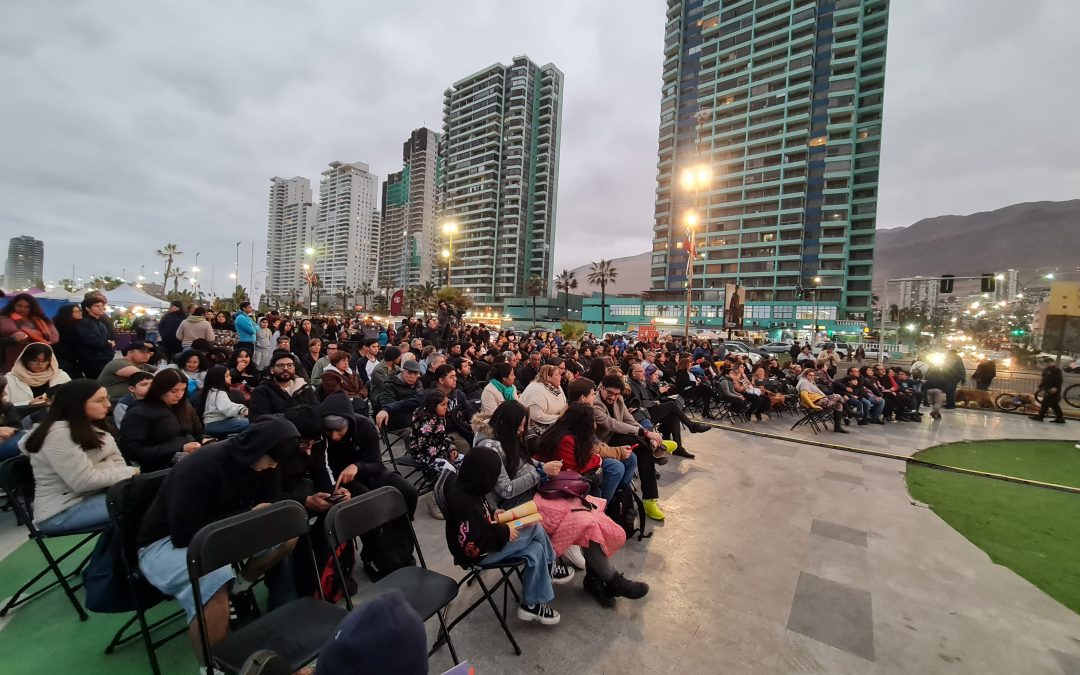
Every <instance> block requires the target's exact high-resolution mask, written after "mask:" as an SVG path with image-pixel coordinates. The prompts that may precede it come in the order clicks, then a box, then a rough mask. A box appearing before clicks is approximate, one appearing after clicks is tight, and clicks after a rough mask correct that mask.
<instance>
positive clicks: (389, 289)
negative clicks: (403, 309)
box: [377, 277, 396, 307]
mask: <svg viewBox="0 0 1080 675" xmlns="http://www.w3.org/2000/svg"><path fill="white" fill-rule="evenodd" d="M377 283H378V286H379V289H380V290H383V291H386V306H387V307H389V306H390V296H391V295H393V293H394V286H395V285H396V282H395V281H394V280H393V279H391V278H389V277H383V278H381V279H379V281H378V282H377Z"/></svg>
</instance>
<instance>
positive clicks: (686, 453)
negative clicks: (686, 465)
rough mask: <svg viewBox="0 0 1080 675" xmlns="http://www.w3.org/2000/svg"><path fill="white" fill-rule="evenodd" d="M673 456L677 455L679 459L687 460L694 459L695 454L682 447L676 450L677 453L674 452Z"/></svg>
mask: <svg viewBox="0 0 1080 675" xmlns="http://www.w3.org/2000/svg"><path fill="white" fill-rule="evenodd" d="M671 454H673V455H677V456H679V457H683V458H685V459H693V458H694V454H693V453H691V452H690V451H689V450H687V449H686V448H684V447H682V446H681V445H680V446H679V447H678V448H676V450H675V452H673V453H671Z"/></svg>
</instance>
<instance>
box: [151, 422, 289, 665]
mask: <svg viewBox="0 0 1080 675" xmlns="http://www.w3.org/2000/svg"><path fill="white" fill-rule="evenodd" d="M299 452H300V434H299V432H297V430H296V427H295V426H293V424H292V423H290V422H288V421H287V420H284V419H281V418H270V419H268V420H266V421H264V422H262V423H260V424H256V425H253V426H252V427H251V428H250V429H248V430H247V431H245V432H244V433H242V434H239V435H237V436H233V437H232V438H229V439H227V440H224V441H220V442H218V443H214V444H212V445H208V446H206V447H204V448H202V449H200V450H199V452H197V453H194V454H192V455H189V456H188V457H187V458H186V459H185V460H184V461H182V462H180V463H179V464H177V466H176V467H175V468H174V469H173V470H172V471H170V472H169V475H168V476H167V477H166V478H165V482H164V483H163V484H162V486H161V490H160V491H159V492H158V494H157V497H155V499H154V501H153V502H152V503H151V504H150V507H149V508H148V509H147V511H146V514H145V515H144V516H143V519H142V523H141V525H140V527H139V533H138V536H137V538H136V543H137V545H138V547H139V569H140V570H142V573H143V577H144V578H145V579H146V580H147V581H148V582H149V583H150V584H151V585H153V586H154V587H156V588H157V589H158V590H160V591H161V592H162V593H164V594H165V595H169V596H172V597H173V598H175V599H176V601H177V602H179V603H180V605H181V607H183V608H184V611H185V612H186V613H187V620H188V624H189V627H188V634H189V636H190V638H191V642H192V645H193V646H194V648H195V653H196V654H197V655H200V657H201V653H202V652H201V649H200V644H201V643H200V639H199V626H198V623H197V622H196V621H194V619H195V603H196V602H201V603H202V605H203V608H204V616H205V617H206V633H207V635H208V637H209V641H210V643H211V644H214V643H217V642H220V641H221V640H222V639H223V638H224V637H225V636H226V635H227V634H228V630H229V583H230V582H231V581H232V580H233V579H236V576H235V575H234V574H233V570H232V567H230V566H228V565H226V566H224V567H221V568H218V569H216V570H214V571H212V572H209V573H207V574H206V575H204V576H203V577H202V578H201V579H200V580H199V590H200V591H201V596H202V597H200V598H198V599H196V598H195V597H194V596H193V590H192V587H191V582H190V581H189V580H188V572H187V547H188V545H189V544H190V543H191V539H192V538H193V537H194V536H195V533H196V532H198V531H199V529H200V528H202V527H203V526H205V525H208V524H210V523H213V522H215V521H218V520H221V519H222V518H226V517H228V516H231V515H234V514H237V513H242V512H244V511H248V510H253V509H257V508H261V507H263V506H268V505H270V504H271V503H273V502H275V501H278V500H279V499H280V498H281V476H280V472H279V471H277V470H276V469H277V466H278V464H280V463H284V462H288V461H290V460H291V459H292V458H294V457H295V456H296V455H297V454H298V453H299ZM295 545H296V540H291V541H289V542H285V543H283V544H279V545H277V546H274V547H272V548H270V549H269V550H267V551H266V552H264V553H262V554H260V555H257V556H255V557H253V558H250V559H248V561H247V562H246V564H245V565H244V568H243V570H242V571H241V572H240V577H239V579H238V581H237V583H236V584H235V585H234V586H233V591H234V592H238V591H240V590H247V589H248V588H250V587H251V585H253V584H254V583H255V581H256V580H258V579H259V577H261V576H262V575H263V574H265V573H266V572H268V571H269V570H271V569H272V568H273V567H274V566H276V565H277V564H278V562H280V561H281V560H282V559H284V558H285V557H286V556H287V555H288V554H289V553H290V552H291V551H292V549H293V547H294V546H295ZM270 604H271V606H273V605H274V599H273V598H271V603H270Z"/></svg>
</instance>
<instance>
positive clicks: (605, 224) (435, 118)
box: [0, 0, 1080, 289]
mask: <svg viewBox="0 0 1080 675" xmlns="http://www.w3.org/2000/svg"><path fill="white" fill-rule="evenodd" d="M9 5H10V6H8V7H6V8H5V9H6V12H5V21H4V22H3V23H2V24H0V91H4V92H5V94H4V96H3V97H2V98H0V147H2V148H3V149H4V151H3V152H2V153H0V182H2V184H3V185H4V186H5V190H4V194H5V198H4V199H3V200H0V223H2V230H3V233H4V236H5V237H7V236H13V235H16V234H24V233H25V234H34V235H36V236H38V237H41V238H43V239H45V241H46V274H47V276H49V277H51V278H59V277H62V276H68V275H69V274H70V271H71V265H72V264H75V265H76V269H77V270H78V274H79V276H83V277H86V276H89V275H90V274H114V275H118V274H120V271H121V268H124V267H126V268H127V273H128V275H129V276H134V275H135V274H137V273H138V272H137V270H138V269H139V267H140V265H145V266H146V269H147V270H148V271H149V270H153V269H160V263H159V261H158V260H157V259H156V258H155V257H154V256H153V251H154V249H156V248H158V247H159V246H161V245H162V244H164V243H165V242H169V241H172V242H175V243H177V244H179V245H180V247H181V249H182V250H184V251H185V252H186V253H187V255H185V256H184V258H183V259H182V260H181V263H182V264H184V265H186V266H190V265H192V264H193V262H194V253H195V252H196V251H200V252H201V256H200V266H201V267H202V268H204V269H205V270H207V272H206V273H207V274H208V273H209V270H210V268H211V267H216V271H217V285H218V288H219V289H221V288H223V287H224V279H225V275H226V274H227V273H228V271H230V270H231V267H232V260H233V255H234V248H233V245H234V243H235V242H236V241H237V240H243V241H244V242H245V245H244V254H243V256H242V265H241V268H242V270H246V269H247V264H248V263H247V250H248V244H247V242H250V241H252V240H256V241H258V242H259V244H258V245H257V247H256V251H257V255H256V264H255V269H257V270H258V269H260V268H261V267H262V265H261V240H262V239H263V237H264V236H265V219H266V191H267V187H268V180H267V179H268V178H269V177H270V176H273V175H283V176H293V175H298V174H299V175H304V176H307V177H309V178H311V179H312V180H313V181H316V182H317V180H318V177H319V172H320V171H322V169H323V168H325V166H326V164H327V163H328V162H330V161H333V160H345V161H364V162H367V163H369V164H370V165H371V166H372V169H373V170H374V171H376V172H377V173H378V174H380V176H383V177H385V175H386V174H387V173H389V172H392V171H396V170H397V169H398V168H399V166H400V152H401V143H402V142H403V141H404V139H405V138H406V136H407V134H408V133H409V131H410V130H412V129H413V128H414V127H417V126H420V125H421V124H426V125H427V126H429V127H432V128H435V129H438V128H439V127H440V126H441V120H442V92H443V90H444V89H445V88H446V87H447V86H448V85H449V84H450V83H451V82H453V81H454V80H456V79H459V78H461V77H463V76H465V75H467V74H468V73H471V72H473V71H475V70H478V69H480V68H483V67H485V66H487V65H489V64H490V63H492V62H495V61H502V62H507V61H508V60H509V59H510V58H511V57H512V56H514V55H516V54H522V53H525V54H528V55H529V56H530V57H531V58H533V59H534V60H536V61H537V62H539V63H546V62H548V61H550V62H553V63H555V64H556V65H557V66H559V67H560V68H561V69H562V70H563V71H564V72H565V73H566V90H565V99H564V111H563V112H564V120H563V136H562V162H561V168H560V193H559V213H558V224H557V238H556V266H557V267H558V268H562V267H573V266H576V265H580V264H583V263H585V262H588V261H590V260H593V259H596V258H598V257H600V256H604V257H615V256H619V255H628V254H633V253H637V252H640V251H643V250H646V249H648V248H649V243H650V240H651V234H652V230H651V225H652V211H653V195H654V190H655V166H656V134H657V124H658V116H659V110H658V108H659V84H660V64H661V43H662V39H663V26H664V23H663V22H664V19H663V12H664V7H663V3H661V2H659V1H652V0H627V1H622V2H614V1H611V0H609V1H608V2H580V1H575V0H561V1H552V2H546V3H543V4H542V5H541V4H537V3H507V2H495V1H494V0H487V1H480V0H472V1H465V2H454V3H446V2H437V1H435V0H428V1H424V2H421V1H416V2H408V3H404V2H402V3H378V4H374V3H335V2H328V1H324V2H308V3H284V2H274V1H271V2H259V3H255V2H246V3H243V2H240V3H212V2H208V1H205V0H203V1H195V2H188V3H184V4H182V5H175V4H173V5H169V4H162V3H145V2H137V1H135V0H131V1H124V2H121V1H105V2H95V3H90V2H83V3H64V4H60V3H9ZM1024 5H1025V6H1024V10H1023V11H1018V10H1016V9H1015V5H1014V4H1013V3H1011V2H1008V1H1007V0H992V1H991V0H986V1H983V2H975V1H974V0H968V1H967V2H963V3H937V2H931V1H930V0H919V1H915V0H910V1H909V2H903V3H893V6H892V13H893V14H892V22H891V25H890V45H889V60H888V66H887V78H888V80H887V87H886V115H885V122H884V126H885V129H884V146H883V167H882V173H881V178H882V190H881V216H880V224H881V225H882V226H894V225H906V224H909V223H910V222H913V221H914V220H916V219H918V218H921V217H926V216H933V215H938V214H941V213H948V212H960V213H964V212H971V211H977V210H983V209H987V208H994V207H997V206H1001V205H1004V204H1007V203H1012V202H1016V201H1023V200H1028V199H1065V198H1070V197H1076V196H1077V194H1076V186H1077V185H1080V173H1078V171H1080V170H1078V169H1077V166H1078V165H1077V163H1076V162H1075V159H1074V158H1075V157H1076V156H1078V154H1080V153H1078V151H1080V140H1078V136H1077V134H1076V133H1075V132H1076V125H1075V122H1074V121H1073V119H1074V117H1075V111H1076V110H1077V109H1078V108H1080V99H1078V93H1077V91H1076V88H1075V87H1073V86H1071V85H1072V84H1073V80H1074V78H1073V77H1072V76H1071V73H1070V67H1071V66H1072V65H1073V64H1075V63H1077V62H1080V58H1078V56H1080V55H1078V54H1077V46H1076V43H1075V41H1071V40H1070V39H1069V32H1068V31H1069V27H1070V26H1075V25H1076V24H1077V23H1078V21H1080V9H1078V7H1077V6H1076V5H1075V4H1074V3H1072V2H1070V1H1069V0H1043V1H1042V2H1035V1H1032V2H1029V3H1024ZM241 276H242V278H245V279H246V272H242V274H241ZM204 278H205V277H204ZM207 281H208V280H207Z"/></svg>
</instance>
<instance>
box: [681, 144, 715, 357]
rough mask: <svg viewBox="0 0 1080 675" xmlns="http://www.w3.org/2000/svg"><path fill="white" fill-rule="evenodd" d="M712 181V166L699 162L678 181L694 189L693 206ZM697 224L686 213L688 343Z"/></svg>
mask: <svg viewBox="0 0 1080 675" xmlns="http://www.w3.org/2000/svg"><path fill="white" fill-rule="evenodd" d="M711 181H712V168H711V167H710V166H709V165H708V164H699V165H697V166H695V167H692V168H689V169H686V170H685V171H683V172H682V176H681V178H680V183H682V187H683V189H685V190H693V191H694V201H693V208H694V209H696V208H697V206H698V195H699V194H700V193H701V188H703V187H708V186H709V185H710V183H711ZM697 224H698V218H697V214H696V213H695V212H694V211H691V212H690V213H688V214H687V215H686V229H687V232H688V234H689V236H688V237H687V241H688V242H689V250H688V251H687V252H686V320H685V323H684V325H683V339H685V340H686V343H687V344H688V345H689V343H690V314H691V312H692V311H693V310H692V301H693V293H694V256H695V255H696V254H697V251H696V250H695V246H694V242H695V241H696V231H695V228H696V226H697Z"/></svg>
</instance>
